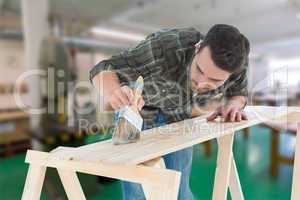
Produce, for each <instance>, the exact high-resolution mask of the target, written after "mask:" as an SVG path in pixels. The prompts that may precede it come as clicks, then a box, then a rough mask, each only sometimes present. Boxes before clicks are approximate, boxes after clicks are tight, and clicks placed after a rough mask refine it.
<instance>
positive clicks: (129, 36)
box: [91, 27, 146, 41]
mask: <svg viewBox="0 0 300 200" xmlns="http://www.w3.org/2000/svg"><path fill="white" fill-rule="evenodd" d="M91 32H92V33H94V34H97V35H102V36H107V37H114V38H118V39H126V40H133V41H141V40H143V39H145V37H146V35H142V34H136V33H129V32H124V31H119V30H113V29H108V28H102V27H94V28H92V29H91Z"/></svg>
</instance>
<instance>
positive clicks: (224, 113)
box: [220, 106, 230, 122]
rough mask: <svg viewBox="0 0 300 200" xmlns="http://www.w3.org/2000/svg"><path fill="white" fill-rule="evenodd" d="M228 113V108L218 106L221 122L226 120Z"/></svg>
mask: <svg viewBox="0 0 300 200" xmlns="http://www.w3.org/2000/svg"><path fill="white" fill-rule="evenodd" d="M229 113H230V109H228V108H225V107H224V106H222V107H221V108H220V115H221V121H222V122H225V121H227V120H228V115H229Z"/></svg>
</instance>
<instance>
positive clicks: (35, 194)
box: [22, 164, 46, 200]
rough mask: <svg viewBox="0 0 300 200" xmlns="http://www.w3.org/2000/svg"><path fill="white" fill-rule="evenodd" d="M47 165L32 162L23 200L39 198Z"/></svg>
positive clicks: (36, 199) (37, 199)
mask: <svg viewBox="0 0 300 200" xmlns="http://www.w3.org/2000/svg"><path fill="white" fill-rule="evenodd" d="M45 173H46V167H45V166H41V165H39V164H30V165H29V169H28V173H27V177H26V182H25V186H24V190H23V195H22V200H39V199H40V196H41V191H42V187H43V182H44V179H45Z"/></svg>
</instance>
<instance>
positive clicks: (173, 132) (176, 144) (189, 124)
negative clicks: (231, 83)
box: [57, 106, 300, 164]
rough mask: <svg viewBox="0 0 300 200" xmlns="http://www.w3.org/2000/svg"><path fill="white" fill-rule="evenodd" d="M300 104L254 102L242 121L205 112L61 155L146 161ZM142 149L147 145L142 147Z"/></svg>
mask: <svg viewBox="0 0 300 200" xmlns="http://www.w3.org/2000/svg"><path fill="white" fill-rule="evenodd" d="M299 110H300V109H299V108H291V109H290V108H289V109H286V107H268V106H251V107H246V113H247V115H248V118H249V120H247V121H242V122H234V123H231V122H226V123H222V122H220V121H218V120H217V121H216V122H206V119H205V118H204V119H203V116H202V117H200V119H199V118H193V119H189V120H184V121H181V122H177V123H173V124H169V125H166V126H161V127H158V128H154V129H149V130H145V131H143V132H142V134H141V140H140V141H138V142H137V143H130V144H126V145H113V144H112V142H111V140H107V141H104V142H99V143H94V144H90V145H85V146H82V147H79V148H76V151H74V152H73V150H70V151H64V152H61V153H57V156H61V157H72V158H76V159H77V160H84V161H101V162H103V163H107V164H118V163H127V164H139V163H143V162H145V161H148V160H151V159H154V158H157V157H160V156H162V155H166V154H168V153H172V152H175V151H178V150H180V149H183V148H187V147H190V146H192V145H194V144H198V143H201V142H205V141H208V140H210V139H213V138H217V137H221V136H224V135H226V134H228V133H231V132H235V131H238V130H241V129H243V128H246V127H250V126H253V125H255V124H258V123H261V122H263V121H268V120H272V119H274V118H278V117H282V116H286V115H287V113H292V112H299ZM140 149H143V151H141V150H140Z"/></svg>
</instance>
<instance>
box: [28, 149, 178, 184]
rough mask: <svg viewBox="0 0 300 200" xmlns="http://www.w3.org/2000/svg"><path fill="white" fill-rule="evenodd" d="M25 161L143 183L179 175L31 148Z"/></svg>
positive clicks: (169, 171) (139, 166) (174, 172)
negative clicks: (63, 155)
mask: <svg viewBox="0 0 300 200" xmlns="http://www.w3.org/2000/svg"><path fill="white" fill-rule="evenodd" d="M25 162H27V163H31V164H36V165H42V166H48V167H54V168H59V169H64V170H70V171H77V172H82V173H87V174H93V175H97V176H105V177H110V178H115V179H120V180H127V181H131V182H136V183H145V184H147V183H149V184H152V183H157V182H159V181H161V180H173V179H174V177H178V176H180V172H177V171H174V170H169V169H164V170H162V169H157V168H153V167H147V166H141V165H129V164H110V165H109V164H103V163H101V162H99V161H88V162H82V161H78V160H76V159H72V158H70V159H62V158H58V157H55V156H53V155H52V154H50V153H45V152H39V151H33V150H28V151H27V154H26V159H25ZM170 177H171V178H170Z"/></svg>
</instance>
